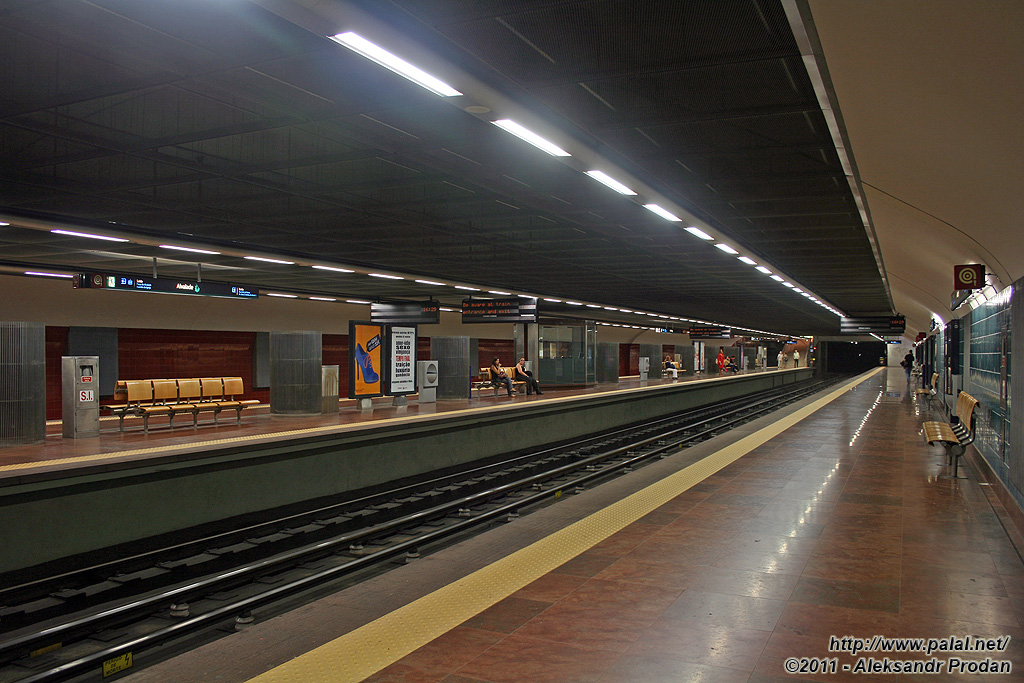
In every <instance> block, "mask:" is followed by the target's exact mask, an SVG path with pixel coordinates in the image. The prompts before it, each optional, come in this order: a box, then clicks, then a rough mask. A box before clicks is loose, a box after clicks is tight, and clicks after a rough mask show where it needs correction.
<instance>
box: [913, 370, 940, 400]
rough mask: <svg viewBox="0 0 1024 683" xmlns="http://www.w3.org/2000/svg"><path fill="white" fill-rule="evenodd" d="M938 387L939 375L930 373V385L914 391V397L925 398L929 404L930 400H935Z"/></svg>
mask: <svg viewBox="0 0 1024 683" xmlns="http://www.w3.org/2000/svg"><path fill="white" fill-rule="evenodd" d="M938 386H939V373H937V372H933V373H932V381H931V383H930V384H927V385H926V386H925V388H924V389H914V395H915V396H925V397H926V398H927V399H928V401H929V402H931V400H932V399H933V398H935V396H936V395H938V390H937V387H938Z"/></svg>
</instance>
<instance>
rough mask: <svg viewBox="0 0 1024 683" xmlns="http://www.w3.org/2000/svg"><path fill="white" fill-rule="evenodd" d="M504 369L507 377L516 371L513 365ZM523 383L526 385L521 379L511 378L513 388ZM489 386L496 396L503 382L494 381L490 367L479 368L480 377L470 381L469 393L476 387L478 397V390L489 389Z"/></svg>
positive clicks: (520, 386)
mask: <svg viewBox="0 0 1024 683" xmlns="http://www.w3.org/2000/svg"><path fill="white" fill-rule="evenodd" d="M504 370H505V374H506V375H508V376H509V379H512V377H513V375H515V371H516V369H515V367H511V368H504ZM525 385H526V382H524V381H523V380H521V379H513V380H512V386H513V388H520V389H521V388H522V387H523V386H525ZM491 387H493V388H494V395H495V396H497V395H498V392H499V391H501V389H502V387H503V384H502V383H501V382H496V381H494V380H493V379H492V378H491V369H490V368H480V377H479V379H476V380H473V381H472V382H470V393H472V390H473V389H476V395H477V398H479V397H480V391H481V390H482V389H490V388H491Z"/></svg>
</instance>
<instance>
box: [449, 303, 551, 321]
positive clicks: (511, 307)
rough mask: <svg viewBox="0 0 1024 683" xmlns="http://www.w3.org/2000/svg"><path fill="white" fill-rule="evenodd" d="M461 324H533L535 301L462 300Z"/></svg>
mask: <svg viewBox="0 0 1024 683" xmlns="http://www.w3.org/2000/svg"><path fill="white" fill-rule="evenodd" d="M462 322H463V323H535V322H537V300H536V299H526V298H523V297H514V298H511V299H464V300H463V302H462Z"/></svg>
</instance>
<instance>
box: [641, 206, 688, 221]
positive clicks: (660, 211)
mask: <svg viewBox="0 0 1024 683" xmlns="http://www.w3.org/2000/svg"><path fill="white" fill-rule="evenodd" d="M644 208H645V209H647V210H648V211H650V212H652V213H656V214H658V215H659V216H661V217H662V218H664V219H665V220H667V221H672V222H673V223H679V222H681V221H682V220H683V219H682V218H680V217H679V216H677V215H675V214H674V213H672V212H671V211H668V210H667V209H663V208H661V207H660V206H658V205H657V204H644Z"/></svg>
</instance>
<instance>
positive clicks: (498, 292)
mask: <svg viewBox="0 0 1024 683" xmlns="http://www.w3.org/2000/svg"><path fill="white" fill-rule="evenodd" d="M487 293H488V294H497V295H499V296H512V292H503V291H501V290H500V289H488V290H487Z"/></svg>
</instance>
